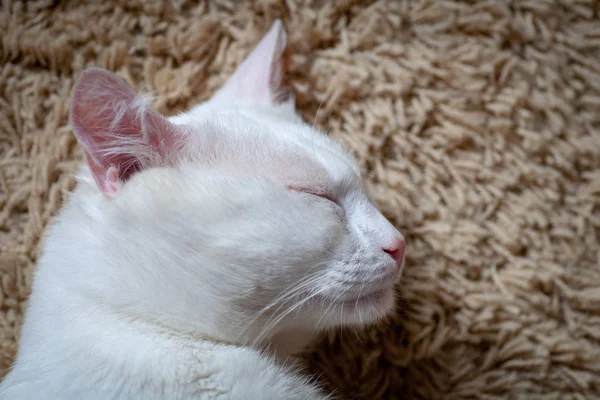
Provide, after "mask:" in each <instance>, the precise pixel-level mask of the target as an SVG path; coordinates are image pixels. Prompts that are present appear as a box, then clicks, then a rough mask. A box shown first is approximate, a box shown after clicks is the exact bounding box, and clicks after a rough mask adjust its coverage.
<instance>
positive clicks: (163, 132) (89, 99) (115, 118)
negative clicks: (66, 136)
mask: <svg viewBox="0 0 600 400" xmlns="http://www.w3.org/2000/svg"><path fill="white" fill-rule="evenodd" d="M71 124H72V126H73V131H74V133H75V136H76V137H77V139H78V141H79V143H81V145H82V146H83V148H84V149H85V152H86V158H87V160H88V163H89V165H90V169H91V171H92V174H93V176H94V179H95V180H96V182H97V183H98V187H99V188H100V189H101V190H102V191H103V192H104V193H105V194H108V195H115V194H116V193H117V192H118V190H119V188H120V185H121V183H123V182H125V181H127V179H129V178H130V177H131V176H132V175H133V174H134V173H136V172H138V171H140V170H142V169H143V168H145V167H146V166H150V165H152V164H153V163H157V162H159V160H160V159H162V158H164V155H165V152H166V151H167V150H168V149H169V148H170V147H172V146H173V145H174V142H175V140H174V139H175V129H176V128H175V127H174V126H173V125H172V124H170V123H169V122H168V121H167V120H166V119H164V118H163V117H161V116H160V115H159V114H158V113H156V112H155V111H153V110H151V109H150V108H149V106H148V105H146V104H145V103H143V102H142V101H141V100H140V99H139V98H137V97H136V94H135V92H134V91H133V90H132V89H131V88H130V87H129V86H128V85H127V84H126V83H125V82H123V81H122V80H120V79H119V78H117V77H116V76H115V75H113V74H111V73H110V72H108V71H104V70H101V69H90V70H87V71H85V72H83V73H82V75H81V77H80V79H79V81H78V82H77V84H76V85H75V88H74V90H73V100H72V107H71ZM110 168H113V169H112V170H109V169H110ZM115 176H116V177H117V178H118V179H116V180H115Z"/></svg>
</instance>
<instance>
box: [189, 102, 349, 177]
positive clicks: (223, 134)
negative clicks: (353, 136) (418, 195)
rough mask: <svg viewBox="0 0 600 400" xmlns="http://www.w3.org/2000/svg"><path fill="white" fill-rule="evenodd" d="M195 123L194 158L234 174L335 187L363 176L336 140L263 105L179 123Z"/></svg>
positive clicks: (212, 113) (216, 111)
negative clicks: (261, 107) (262, 107)
mask: <svg viewBox="0 0 600 400" xmlns="http://www.w3.org/2000/svg"><path fill="white" fill-rule="evenodd" d="M179 122H181V123H185V124H186V125H188V126H191V127H192V130H193V131H196V132H195V133H194V132H192V133H191V134H190V136H191V138H192V139H191V140H192V142H193V143H194V144H193V145H192V146H190V147H191V148H193V149H194V150H192V151H193V158H194V159H197V160H199V161H200V162H203V161H208V162H209V164H211V165H213V166H214V167H217V168H220V169H226V170H228V171H229V172H232V173H235V174H243V175H253V176H257V175H258V176H264V177H267V178H273V179H275V180H278V181H285V183H289V184H292V185H295V184H300V185H303V184H310V185H316V186H321V187H331V186H333V185H336V184H339V183H341V182H348V181H352V180H356V179H359V169H358V167H357V165H356V163H355V162H354V161H353V160H352V159H351V158H350V156H349V155H348V154H347V153H346V152H345V151H344V150H343V149H342V148H341V147H340V146H339V145H338V144H337V143H335V142H333V141H332V140H331V139H329V138H328V137H326V136H325V135H323V134H321V133H320V132H318V131H316V130H315V129H313V128H311V127H310V126H308V125H306V124H304V123H303V122H302V121H301V120H300V119H297V118H293V117H291V116H286V115H285V114H280V113H278V112H277V111H275V112H273V111H272V110H268V109H266V110H261V109H239V108H236V109H222V110H212V112H211V113H204V115H202V116H200V115H197V116H196V117H195V118H192V119H187V120H185V121H179Z"/></svg>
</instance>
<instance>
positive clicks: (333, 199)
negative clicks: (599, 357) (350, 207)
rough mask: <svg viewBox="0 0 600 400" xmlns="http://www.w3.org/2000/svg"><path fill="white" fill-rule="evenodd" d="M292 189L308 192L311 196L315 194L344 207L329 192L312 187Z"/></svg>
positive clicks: (293, 188)
mask: <svg viewBox="0 0 600 400" xmlns="http://www.w3.org/2000/svg"><path fill="white" fill-rule="evenodd" d="M290 189H292V190H294V191H296V192H300V193H304V194H308V195H311V196H315V197H319V198H321V199H323V200H327V201H330V202H331V203H333V204H335V205H337V206H338V207H342V205H341V204H340V203H339V202H338V201H337V200H336V199H335V198H334V197H333V196H331V195H329V194H327V193H323V192H320V191H315V190H311V189H310V188H296V187H290Z"/></svg>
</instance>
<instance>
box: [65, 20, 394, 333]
mask: <svg viewBox="0 0 600 400" xmlns="http://www.w3.org/2000/svg"><path fill="white" fill-rule="evenodd" d="M284 47H285V32H284V31H283V29H282V27H281V24H280V23H278V22H276V23H275V25H274V26H273V28H272V29H271V30H270V31H269V33H268V34H267V35H266V36H265V37H264V38H263V39H262V40H261V42H260V43H259V45H258V46H257V48H256V49H255V50H254V52H253V53H252V54H250V56H249V57H248V58H247V59H246V60H245V61H244V62H243V63H242V64H241V65H240V67H239V68H238V70H237V71H236V72H235V73H234V74H233V76H232V77H231V78H230V79H229V81H228V82H227V83H226V84H225V85H224V86H223V88H221V89H220V90H219V91H218V92H217V93H216V94H215V95H214V96H213V98H212V99H211V100H210V101H208V102H206V103H203V104H200V105H198V106H196V107H195V108H193V109H192V110H190V111H189V112H187V113H184V114H181V115H178V116H176V117H172V118H169V119H166V118H163V117H162V116H160V115H158V114H157V113H155V112H154V111H152V110H151V109H149V108H148V107H147V106H145V105H144V104H143V103H142V102H140V100H139V99H138V98H137V97H136V95H135V94H134V93H133V91H132V90H131V89H130V88H129V87H128V86H127V85H126V84H124V83H123V82H122V81H120V80H119V79H118V78H116V77H114V76H113V75H112V74H110V73H108V72H106V71H102V70H88V71H87V72H84V73H83V75H82V77H81V78H80V80H79V82H78V83H77V86H76V88H75V90H74V98H73V107H72V111H71V121H72V125H73V128H74V131H75V134H76V136H77V138H78V140H79V142H80V143H81V144H82V145H83V147H84V149H85V151H86V157H87V160H88V163H89V166H90V171H91V173H92V176H93V177H94V180H95V182H96V186H97V188H99V189H100V192H102V193H103V200H102V205H101V208H103V209H104V211H102V212H105V214H106V215H105V216H104V218H107V219H111V218H113V219H114V221H113V222H114V224H108V225H111V226H120V227H121V228H119V229H121V233H122V234H123V235H125V236H127V235H131V236H135V237H136V238H140V237H142V239H143V240H139V243H141V244H140V245H139V246H141V249H140V250H142V251H144V252H145V254H146V257H147V258H148V260H150V261H148V262H147V264H155V265H153V266H152V268H153V272H152V273H151V274H150V275H151V276H155V275H156V276H160V278H156V283H152V282H153V278H151V277H146V282H148V283H147V284H148V285H149V287H148V290H156V288H155V287H152V286H153V285H154V286H159V285H160V286H161V288H163V289H162V290H163V293H165V295H164V296H162V297H163V300H162V301H161V303H160V304H159V305H158V306H155V307H158V308H161V307H162V308H164V310H161V312H162V313H172V314H176V313H177V312H179V311H175V310H182V311H180V317H181V318H189V319H193V318H197V317H198V316H199V314H200V315H201V318H209V319H211V320H213V321H216V322H215V323H216V324H220V325H221V326H222V327H223V329H226V328H225V327H227V326H236V325H237V329H238V330H240V332H243V333H244V334H247V335H248V337H251V338H252V339H254V340H259V341H260V340H263V339H268V336H269V335H272V334H274V333H276V332H279V331H285V330H286V329H295V328H303V329H306V328H307V327H308V328H311V329H315V330H317V329H321V328H327V327H331V326H336V325H343V324H344V325H345V324H364V323H369V322H373V321H374V320H377V319H378V318H381V317H382V316H384V315H386V314H387V313H388V312H389V311H390V309H391V308H392V307H393V303H394V285H395V284H396V283H397V282H398V280H399V279H400V276H401V269H402V263H403V258H404V248H405V242H404V238H403V236H402V235H401V234H400V232H398V231H397V230H396V229H395V228H394V227H393V226H392V225H391V224H390V223H389V222H388V221H387V220H386V219H385V218H384V217H383V216H382V214H381V213H380V212H379V211H378V210H377V209H376V207H375V206H374V205H373V203H372V202H371V201H370V200H369V198H368V196H367V194H366V192H365V188H364V186H363V184H362V181H361V178H360V170H359V168H358V166H357V165H356V163H355V161H354V160H353V159H352V158H351V157H350V156H349V155H348V154H347V153H346V152H345V151H344V150H343V149H342V148H341V147H340V146H339V145H337V144H336V143H335V142H333V141H332V140H331V139H329V138H328V137H327V136H325V135H324V134H322V133H320V132H318V131H316V130H315V129H313V128H312V127H311V126H309V125H307V124H305V123H303V122H302V121H301V120H300V119H299V117H298V116H297V115H296V114H295V112H294V109H293V100H291V99H290V97H289V95H287V96H286V94H285V93H284V92H283V90H282V89H281V88H280V87H279V83H280V80H281V75H282V65H281V57H282V53H283V49H284ZM96 190H97V189H96ZM119 221H120V222H119ZM123 221H127V222H126V223H123ZM115 229H116V228H115ZM134 230H135V232H134V233H132V232H133V231H134ZM124 242H128V243H132V242H133V241H131V240H130V241H127V240H124ZM132 245H133V244H129V245H128V246H132ZM130 253H132V251H131V250H130V249H128V254H130ZM173 265H176V267H173ZM155 269H156V270H160V273H159V272H156V271H154V270H155ZM137 286H138V287H139V285H137ZM165 287H167V288H166V289H165ZM169 287H172V288H173V290H169V289H168V288H169ZM143 290H144V289H142V291H143ZM207 303H208V304H210V306H211V307H212V308H213V309H214V313H213V314H211V313H210V312H209V311H206V310H203V313H199V314H198V313H195V312H194V310H195V309H197V308H198V307H199V304H201V307H206V305H207Z"/></svg>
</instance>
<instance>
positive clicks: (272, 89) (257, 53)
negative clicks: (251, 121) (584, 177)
mask: <svg viewBox="0 0 600 400" xmlns="http://www.w3.org/2000/svg"><path fill="white" fill-rule="evenodd" d="M286 43H287V35H286V33H285V29H284V28H283V25H282V23H281V21H280V20H276V21H275V22H274V23H273V25H272V26H271V29H270V30H269V31H268V32H267V33H266V34H265V36H263V38H262V39H261V40H260V42H259V43H258V45H257V46H256V48H255V49H254V50H253V51H252V53H250V55H249V56H248V57H246V59H245V60H244V61H243V62H242V63H241V64H240V66H239V67H238V68H237V70H236V71H235V72H234V73H233V75H232V76H231V77H230V78H229V80H228V81H227V82H226V83H225V85H224V86H223V87H221V89H219V90H218V91H217V92H216V93H215V95H214V96H213V97H212V100H214V101H220V102H221V101H222V102H232V101H237V100H242V101H247V102H251V103H258V104H263V105H275V104H279V103H284V102H285V103H289V102H292V103H293V98H292V95H291V92H290V90H289V89H287V88H285V87H282V79H283V75H284V73H285V65H284V64H285V62H284V57H283V53H284V50H285V46H286ZM292 105H293V104H292Z"/></svg>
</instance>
